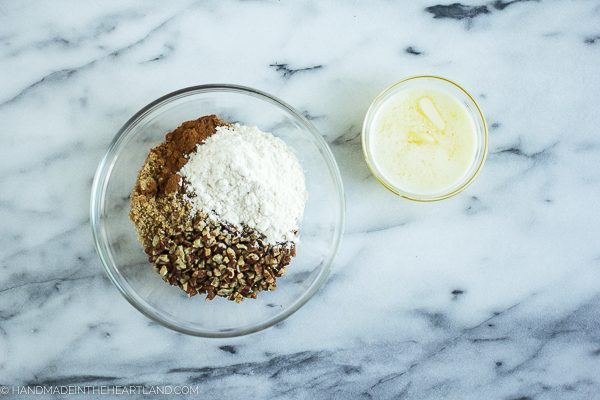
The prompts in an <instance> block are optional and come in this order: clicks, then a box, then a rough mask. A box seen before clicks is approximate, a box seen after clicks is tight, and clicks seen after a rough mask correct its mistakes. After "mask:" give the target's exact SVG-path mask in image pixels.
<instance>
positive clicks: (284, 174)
mask: <svg viewBox="0 0 600 400" xmlns="http://www.w3.org/2000/svg"><path fill="white" fill-rule="evenodd" d="M180 174H181V175H182V176H183V177H184V178H185V179H186V180H187V181H188V182H189V184H188V186H187V190H188V193H189V192H193V193H195V194H196V197H190V198H189V200H190V202H191V203H192V206H193V208H194V211H198V210H203V211H204V212H208V213H209V215H211V218H214V219H217V218H218V219H221V220H223V221H226V222H229V223H231V224H233V225H236V226H238V228H239V227H240V225H241V224H245V225H247V226H249V227H250V228H254V229H256V230H257V231H259V232H260V233H262V234H264V235H265V236H266V241H267V242H268V243H269V244H275V243H277V242H284V241H293V242H297V241H298V239H297V237H296V236H295V235H294V234H293V233H292V231H296V230H298V224H299V222H300V220H301V219H302V215H303V213H304V205H305V203H306V198H307V194H306V185H305V180H304V172H303V171H302V167H301V166H300V163H299V162H298V159H297V158H296V156H295V155H294V154H293V152H292V149H291V148H289V147H288V146H287V145H286V144H285V143H284V142H283V140H281V139H278V138H276V137H274V136H273V135H272V134H270V133H265V132H262V131H260V130H259V129H258V128H256V127H254V128H251V127H248V126H241V125H239V124H235V125H232V126H231V127H226V126H221V127H218V128H217V132H216V133H215V134H213V135H212V136H210V137H209V138H208V139H207V140H206V142H205V143H204V144H203V145H199V146H198V147H197V149H196V152H195V153H192V154H190V157H189V161H188V163H187V164H186V165H185V166H184V167H183V168H182V169H181V171H180Z"/></svg>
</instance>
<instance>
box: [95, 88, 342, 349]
mask: <svg viewBox="0 0 600 400" xmlns="http://www.w3.org/2000/svg"><path fill="white" fill-rule="evenodd" d="M207 92H233V93H241V94H245V95H250V96H252V97H255V98H259V99H262V100H265V101H267V102H268V103H271V104H273V105H275V106H278V107H280V108H282V109H284V110H285V111H287V112H289V113H291V114H293V115H294V116H295V117H296V118H297V119H298V120H299V121H300V122H302V124H303V125H304V126H305V127H306V128H307V129H308V131H309V132H310V133H311V134H312V136H313V137H314V139H315V140H316V141H317V142H318V143H319V144H320V148H319V150H320V152H321V154H322V155H323V156H324V159H325V163H326V164H327V166H328V168H329V170H330V172H331V176H332V179H333V183H334V189H335V191H336V192H337V194H338V200H339V207H340V216H339V221H338V224H339V225H338V231H337V234H336V237H335V238H334V244H333V248H332V250H333V252H332V256H331V258H330V260H329V261H328V263H327V265H325V266H324V268H323V269H321V271H320V273H319V276H318V278H317V279H316V280H315V281H314V282H313V283H312V284H311V286H310V287H309V288H308V289H307V290H306V291H305V292H304V293H303V295H302V296H301V297H300V298H299V299H297V300H296V301H295V302H294V303H293V304H292V305H291V306H290V307H289V308H288V309H287V310H286V311H285V312H283V313H281V314H279V315H276V316H275V317H272V318H270V319H267V320H266V321H264V322H262V323H259V324H255V325H252V326H249V327H247V328H243V329H234V330H228V331H219V332H207V331H202V330H194V329H189V328H187V327H184V326H180V325H177V324H173V323H171V322H169V321H166V320H164V319H163V318H161V317H160V316H159V315H158V314H157V313H156V312H155V311H154V309H153V308H152V307H148V306H146V305H145V302H144V301H143V300H142V299H141V296H139V295H138V294H137V293H136V292H135V290H133V288H131V287H130V286H129V285H128V284H126V283H125V282H126V281H125V279H124V278H122V277H121V276H120V273H119V271H118V268H116V266H115V268H113V265H115V264H114V263H111V261H110V260H111V257H110V252H109V251H108V247H107V246H106V244H105V242H104V241H103V239H102V234H101V232H100V229H101V226H103V223H101V221H100V215H101V212H103V211H104V201H105V193H106V188H107V184H108V181H107V177H108V176H109V174H110V172H111V170H112V165H113V164H114V161H115V156H117V149H118V147H119V144H120V142H121V141H122V140H123V137H124V136H125V135H126V134H127V133H128V132H129V131H130V130H131V129H132V128H133V127H134V126H135V125H136V124H137V123H138V122H139V121H141V120H142V119H143V118H144V117H145V116H146V115H148V114H150V113H152V112H153V111H156V110H157V109H159V108H160V107H162V106H163V105H166V104H168V103H170V102H171V101H174V100H177V99H180V98H183V97H187V96H191V95H194V94H201V93H207ZM182 122H183V121H182ZM90 222H91V227H92V234H93V237H94V245H95V247H96V252H97V253H98V256H99V258H100V261H101V263H102V265H103V267H104V270H105V271H106V273H107V275H108V277H109V278H110V280H111V282H112V283H113V284H114V285H115V286H116V287H117V289H118V290H119V291H120V292H121V294H122V295H123V297H125V299H126V300H127V301H128V302H129V303H130V304H131V305H132V306H133V307H135V308H136V309H137V310H138V311H139V312H141V313H142V314H144V315H145V316H146V317H148V318H150V319H151V320H153V321H155V322H157V323H159V324H161V325H163V326H165V327H167V328H170V329H172V330H174V331H177V332H181V333H185V334H187V335H191V336H200V337H208V338H225V337H236V336H243V335H247V334H250V333H254V332H258V331H261V330H263V329H266V328H269V327H271V326H273V325H275V324H277V323H279V322H281V321H283V320H284V319H286V318H287V317H289V316H290V315H292V314H293V313H295V312H296V311H298V310H299V309H300V307H302V306H303V305H304V304H305V303H306V302H307V301H308V300H310V298H311V297H312V296H313V295H314V294H315V293H316V292H317V290H319V288H320V287H321V285H322V284H323V282H325V279H327V277H328V276H329V273H330V271H331V267H332V266H333V263H334V262H335V259H336V257H337V254H338V252H339V249H340V246H341V242H342V237H343V234H344V225H345V197H344V187H343V183H342V178H341V174H340V171H339V167H338V165H337V162H336V161H335V157H334V156H333V153H332V152H331V149H330V148H329V146H328V145H327V142H325V140H324V139H323V137H322V136H321V135H320V134H319V132H318V131H317V130H316V129H315V128H314V127H313V125H312V124H311V123H310V122H309V121H308V120H307V119H306V118H305V117H304V116H303V115H302V114H300V113H299V112H298V111H296V110H295V109H294V108H293V107H292V106H290V105H289V104H287V103H285V102H284V101H282V100H280V99H278V98H276V97H275V96H272V95H270V94H268V93H265V92H262V91H260V90H257V89H253V88H249V87H246V86H241V85H232V84H209V85H198V86H191V87H187V88H184V89H180V90H177V91H174V92H171V93H169V94H166V95H164V96H162V97H160V98H158V99H157V100H155V101H153V102H151V103H150V104H148V105H147V106H145V107H144V108H142V109H141V110H140V111H138V112H137V113H136V114H135V115H134V116H133V117H131V118H130V119H129V120H128V121H127V122H126V123H125V124H124V125H123V127H122V128H121V129H120V130H119V131H118V132H117V134H116V135H115V137H114V138H113V140H112V141H111V143H110V145H109V147H108V150H107V151H106V153H105V155H104V156H103V157H102V159H101V161H100V164H99V165H98V168H97V170H96V174H95V176H94V182H93V184H92V191H91V200H90ZM140 251H141V250H140Z"/></svg>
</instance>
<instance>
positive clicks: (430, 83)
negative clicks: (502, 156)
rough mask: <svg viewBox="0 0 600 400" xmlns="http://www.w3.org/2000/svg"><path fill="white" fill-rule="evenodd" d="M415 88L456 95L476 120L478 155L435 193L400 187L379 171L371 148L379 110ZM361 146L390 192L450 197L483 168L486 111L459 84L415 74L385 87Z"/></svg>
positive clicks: (372, 110) (412, 197)
mask: <svg viewBox="0 0 600 400" xmlns="http://www.w3.org/2000/svg"><path fill="white" fill-rule="evenodd" d="M412 89H430V90H437V91H440V92H442V93H446V94H447V95H450V96H451V97H453V98H455V99H456V100H457V101H458V102H459V103H460V104H461V105H462V106H464V108H465V110H466V112H467V115H468V116H469V118H470V119H471V120H472V122H473V128H474V133H475V146H474V147H475V154H474V157H473V160H472V161H471V164H470V165H469V167H468V168H467V170H466V171H465V173H464V174H463V175H462V177H461V178H460V179H458V180H457V181H456V182H455V183H454V184H452V185H451V186H449V187H445V188H442V189H440V190H439V191H437V192H432V193H415V192H409V191H406V190H403V189H401V188H400V187H398V186H396V185H394V183H392V182H391V181H390V180H389V179H387V178H386V177H385V174H384V173H383V172H382V171H381V170H380V168H379V166H378V164H377V160H376V157H374V155H373V152H372V149H371V147H372V146H371V133H372V132H373V131H374V130H375V128H374V124H375V121H376V119H377V115H378V113H380V112H381V110H382V108H383V107H384V106H385V105H386V103H387V101H388V100H390V99H392V98H393V97H394V96H395V95H397V94H399V93H402V92H403V91H408V90H412ZM362 146H363V153H364V156H365V160H366V161H367V165H368V166H369V168H370V169H371V172H372V173H373V175H374V176H375V178H377V180H378V181H379V182H380V183H381V184H382V185H383V186H385V187H386V188H387V189H388V190H390V191H391V192H393V193H395V194H397V195H398V196H401V197H404V198H405V199H409V200H415V201H437V200H443V199H447V198H448V197H451V196H454V195H455V194H458V193H460V192H461V191H463V190H464V189H465V188H466V187H467V186H469V185H470V184H471V182H473V180H474V179H475V178H476V177H477V175H478V174H479V171H481V168H482V167H483V164H484V162H485V159H486V156H487V151H488V130H487V125H486V123H485V118H484V116H483V113H482V112H481V110H480V109H479V106H478V105H477V103H476V102H475V100H474V99H473V97H471V95H470V94H469V93H467V91H466V90H465V89H463V88H462V87H460V86H458V85H457V84H456V83H454V82H452V81H450V80H448V79H445V78H441V77H437V76H413V77H410V78H406V79H404V80H401V81H400V82H396V83H394V84H393V85H392V86H390V87H388V88H387V89H385V90H384V91H383V92H382V93H381V94H380V95H379V96H377V98H376V99H375V100H374V101H373V103H372V104H371V106H370V107H369V110H368V111H367V115H366V116H365V120H364V123H363V129H362Z"/></svg>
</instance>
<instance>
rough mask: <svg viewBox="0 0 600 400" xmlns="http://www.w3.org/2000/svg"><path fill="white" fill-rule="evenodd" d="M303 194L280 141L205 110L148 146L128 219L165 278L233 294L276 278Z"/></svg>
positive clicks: (298, 173) (288, 254)
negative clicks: (162, 139) (196, 117)
mask: <svg viewBox="0 0 600 400" xmlns="http://www.w3.org/2000/svg"><path fill="white" fill-rule="evenodd" d="M212 138H214V140H212ZM306 197H307V195H306V189H305V180H304V173H303V171H302V169H301V167H300V164H299V162H298V160H297V159H296V157H295V156H294V154H293V150H292V149H290V148H288V147H287V146H286V145H285V143H284V142H283V141H281V140H280V139H276V138H274V137H273V136H272V135H271V134H269V133H264V132H261V131H260V130H258V129H257V128H249V127H245V126H240V125H237V124H236V125H234V126H230V125H228V124H226V123H224V122H223V121H221V120H220V119H219V118H218V117H217V116H215V115H209V116H205V117H202V118H199V119H197V120H193V121H187V122H184V123H183V124H182V125H181V126H179V127H178V128H177V129H175V130H174V131H173V132H170V133H168V134H167V135H166V138H165V141H164V142H163V143H161V144H159V145H158V146H156V147H155V148H153V149H152V150H151V151H150V154H149V155H148V157H147V159H146V161H145V163H144V165H143V167H142V169H141V170H140V171H139V173H138V179H137V181H136V183H135V186H134V188H133V190H132V192H131V208H130V212H129V218H130V219H131V221H132V222H133V224H134V225H135V227H136V229H137V231H138V236H139V241H140V242H141V243H142V244H143V245H144V247H145V252H146V254H147V255H148V260H149V261H150V262H151V263H152V264H153V266H154V269H155V270H156V272H157V273H159V274H160V275H161V276H162V279H163V280H164V281H165V282H168V283H169V284H170V285H172V286H178V287H179V288H180V289H182V290H183V291H185V292H186V293H187V294H188V296H195V295H196V294H206V295H207V296H206V299H207V300H212V299H213V298H215V297H216V296H220V297H225V298H227V299H228V300H233V301H236V302H238V303H239V302H241V301H242V300H243V299H244V298H256V296H257V293H259V292H261V291H264V290H267V291H270V290H275V288H276V287H277V284H276V279H277V278H278V277H281V276H283V275H284V274H285V272H286V267H287V266H288V265H289V263H290V262H291V258H292V257H295V256H296V248H295V246H296V243H297V231H298V224H299V221H300V220H301V219H302V214H303V212H304V204H305V202H306Z"/></svg>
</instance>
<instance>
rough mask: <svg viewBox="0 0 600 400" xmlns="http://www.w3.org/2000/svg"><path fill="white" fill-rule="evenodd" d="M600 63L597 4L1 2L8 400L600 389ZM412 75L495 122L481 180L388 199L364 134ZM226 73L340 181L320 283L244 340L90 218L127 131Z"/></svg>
mask: <svg viewBox="0 0 600 400" xmlns="http://www.w3.org/2000/svg"><path fill="white" fill-rule="evenodd" d="M599 65H600V3H599V2H598V1H553V2H552V1H526V0H514V1H505V0H498V1H489V2H486V1H485V0H484V1H480V2H471V1H469V2H464V3H461V4H458V3H455V4H451V3H450V2H448V3H443V4H436V3H433V2H427V1H426V0H420V1H398V2H390V1H372V2H356V1H354V2H353V1H350V2H335V1H310V0H306V1H297V2H279V1H224V2H217V1H200V2H192V1H179V2H137V1H132V0H118V1H116V0H109V1H104V2H98V3H96V2H74V1H66V0H61V1H56V2H43V1H40V0H33V1H28V2H21V1H14V2H3V3H2V4H0V149H1V150H0V171H1V174H0V188H1V189H0V221H2V222H1V226H2V228H1V229H0V243H1V245H2V250H1V251H0V271H1V274H0V389H2V391H1V392H0V398H1V397H2V396H3V395H5V392H4V390H8V389H9V388H10V393H8V396H11V395H12V396H19V395H20V394H19V393H20V392H19V391H18V390H17V392H15V388H17V389H19V388H25V387H27V386H29V387H53V386H54V387H61V386H63V387H67V386H69V387H71V386H76V387H81V386H92V387H109V388H110V387H112V388H113V389H114V387H115V386H127V385H139V386H140V387H144V388H152V387H154V386H155V385H163V386H173V387H174V386H188V387H192V388H195V389H194V390H198V393H199V395H197V396H196V397H198V398H202V399H225V398H227V399H266V398H277V399H442V398H443V399H506V400H517V399H521V400H524V399H529V400H533V399H535V400H540V399H600V235H599V231H600V229H599V226H600V214H599V211H598V210H599V209H600V201H599V199H600V167H599V166H600V113H599V111H598V100H599V99H600V94H599V93H600V73H599V72H598V71H599V69H598V68H599V67H598V66H599ZM417 74H433V75H439V76H443V77H446V78H449V79H451V80H454V81H455V82H458V83H459V84H461V85H462V86H463V87H464V88H466V89H467V90H468V91H469V92H470V93H471V94H472V95H473V96H474V97H475V98H476V99H477V101H478V102H479V105H480V106H481V108H482V110H483V112H484V114H485V116H486V119H487V122H488V126H489V128H490V130H489V134H490V146H489V155H488V159H487V162H486V164H485V167H484V169H483V171H482V172H481V174H480V175H479V177H478V178H477V180H476V181H475V182H474V183H473V184H472V185H471V186H469V187H468V188H467V189H466V190H465V191H464V192H462V193H461V194H459V195H458V196H455V197H453V198H451V199H448V200H444V201H441V202H436V203H427V204H422V203H416V202H411V201H408V200H404V199H401V198H399V197H396V196H395V195H393V194H392V193H390V192H388V191H387V190H386V189H385V188H384V187H383V186H381V185H380V184H379V183H378V182H377V181H376V180H375V178H374V177H373V176H372V175H371V173H370V171H369V169H368V168H367V165H366V163H365V161H364V159H363V155H362V150H361V143H360V130H361V124H362V120H363V118H364V115H365V113H366V111H367V108H368V106H369V105H370V103H371V101H372V100H373V99H374V98H375V97H376V96H377V94H378V93H380V92H381V91H382V90H383V89H385V88H386V87H387V86H389V85H390V84H392V83H393V82H395V81H398V80H400V79H402V78H404V77H407V76H412V75H417ZM208 83H231V84H240V85H244V86H249V87H253V88H256V89H259V90H263V91H265V92H267V93H271V94H273V95H275V96H277V97H279V98H281V99H282V100H284V101H285V102H287V103H289V104H291V105H292V106H293V107H295V108H297V109H298V110H300V111H301V112H303V113H304V114H305V115H306V116H308V117H309V119H310V120H311V122H312V123H313V124H314V126H315V127H316V128H317V129H318V130H319V131H320V132H321V133H322V135H323V136H324V138H325V139H326V141H327V142H328V144H329V145H330V147H331V149H332V151H333V153H334V155H335V157H336V159H337V162H338V164H339V167H340V170H341V174H342V178H343V182H344V185H345V190H346V206H347V217H346V230H345V235H344V241H343V244H342V247H341V249H340V252H339V255H338V258H337V261H336V262H335V265H334V267H333V270H332V272H331V274H330V276H329V278H328V280H327V281H326V283H325V284H324V285H323V287H322V288H321V289H320V290H319V291H318V292H317V294H316V295H315V296H314V297H313V298H312V299H311V300H310V301H309V302H308V303H307V304H306V305H305V306H304V307H303V308H301V309H300V310H299V311H298V312H296V313H295V314H293V315H292V316H291V317H289V318H288V319H286V320H285V321H284V322H282V323H280V324H278V325H276V326H274V327H272V328H269V329H267V330H265V331H262V332H258V333H256V334H252V335H249V336H245V337H238V338H233V339H202V338H196V337H190V336H186V335H183V334H180V333H176V332H173V331H171V330H169V329H167V328H164V327H162V326H160V325H158V324H156V323H153V322H152V321H150V320H149V319H147V318H146V317H145V316H143V315H142V314H140V313H139V312H138V311H137V310H136V309H134V308H133V307H132V306H131V305H130V304H129V303H128V302H127V301H126V300H125V299H124V298H123V297H122V296H121V294H120V293H119V292H118V290H117V289H116V288H115V287H114V286H113V285H112V284H111V283H110V281H109V280H108V278H107V276H106V274H105V272H104V271H103V268H102V266H101V263H100V261H99V259H98V256H97V254H96V251H95V248H94V244H93V239H92V234H91V229H90V223H89V217H88V216H89V199H90V189H91V184H92V179H93V176H94V173H95V170H96V167H97V165H98V163H99V161H100V159H101V157H102V156H103V155H104V153H105V151H106V149H107V147H108V144H109V143H110V141H111V140H112V138H113V137H114V135H115V134H116V132H117V131H118V130H119V128H120V127H121V126H122V125H123V124H124V123H125V122H126V121H127V120H128V119H129V118H130V117H131V116H132V115H133V114H135V113H136V112H137V111H138V110H139V109H141V108H142V107H143V106H145V105H146V104H148V103H150V102H151V101H153V100H155V99H157V98H158V97H161V96H163V95H165V94H167V93H169V92H171V91H174V90H177V89H180V88H184V87H188V86H193V85H200V84H208ZM356 288H361V289H360V291H359V292H358V293H356V292H355V291H356V290H357V289H356ZM3 388H7V389H3ZM21 394H22V393H21ZM133 396H143V394H142V393H140V392H139V391H138V392H137V393H134V394H133Z"/></svg>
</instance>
